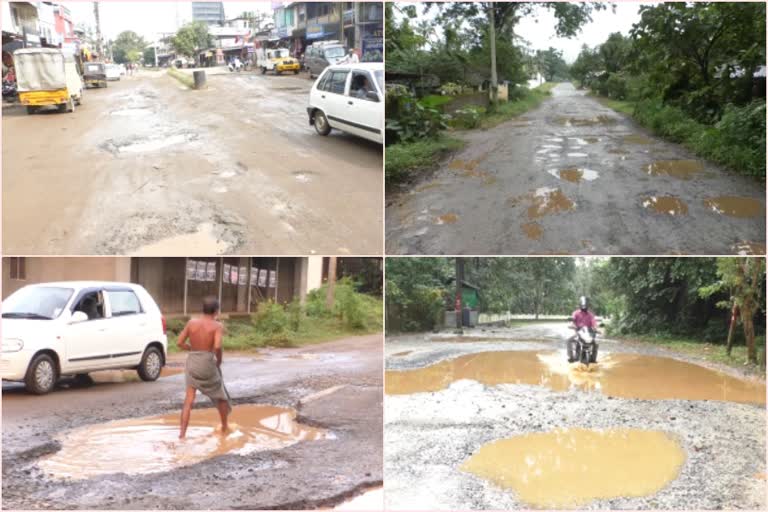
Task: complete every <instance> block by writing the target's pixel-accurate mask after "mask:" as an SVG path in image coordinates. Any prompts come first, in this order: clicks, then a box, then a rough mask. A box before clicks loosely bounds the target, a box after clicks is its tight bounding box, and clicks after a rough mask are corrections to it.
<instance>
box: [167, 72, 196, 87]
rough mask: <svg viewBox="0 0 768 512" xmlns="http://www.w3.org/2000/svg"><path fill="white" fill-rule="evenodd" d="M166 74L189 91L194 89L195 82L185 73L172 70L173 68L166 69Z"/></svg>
mask: <svg viewBox="0 0 768 512" xmlns="http://www.w3.org/2000/svg"><path fill="white" fill-rule="evenodd" d="M168 74H169V75H170V76H172V77H173V78H175V79H176V80H178V81H179V82H181V83H182V84H184V85H186V86H187V87H189V88H190V89H192V88H194V87H195V80H194V79H193V78H192V77H191V76H189V75H187V74H186V73H184V72H182V71H179V70H178V69H176V68H174V67H173V66H171V67H169V68H168Z"/></svg>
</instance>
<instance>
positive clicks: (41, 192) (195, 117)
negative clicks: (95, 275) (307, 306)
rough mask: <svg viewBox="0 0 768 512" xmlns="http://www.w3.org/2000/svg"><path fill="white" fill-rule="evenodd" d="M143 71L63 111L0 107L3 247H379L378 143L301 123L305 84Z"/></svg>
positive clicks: (181, 251) (21, 250)
mask: <svg viewBox="0 0 768 512" xmlns="http://www.w3.org/2000/svg"><path fill="white" fill-rule="evenodd" d="M208 82H209V88H208V89H207V90H204V91H191V90H188V89H186V88H185V87H184V86H182V85H181V84H180V83H179V82H177V81H176V80H174V79H173V78H171V77H169V76H167V75H166V74H165V73H152V72H143V73H142V74H141V75H139V76H137V77H131V78H128V79H123V80H121V81H120V82H110V84H109V87H108V88H107V89H89V90H87V91H86V92H85V94H84V101H83V105H82V107H80V108H79V109H78V110H77V111H76V112H75V113H74V114H58V113H51V114H41V115H34V116H27V115H26V114H25V113H24V111H23V110H22V109H21V108H19V107H16V108H7V107H6V108H4V109H3V121H2V123H3V232H4V237H3V244H4V246H3V248H4V252H5V253H6V254H59V255H61V254H137V255H165V256H169V255H187V256H189V255H193V254H195V255H201V254H208V255H210V254H215V253H219V254H222V253H226V254H278V253H280V254H314V253H316V254H361V255H363V254H380V252H381V248H382V236H381V225H382V201H383V200H382V168H381V158H382V156H381V145H378V144H373V143H369V142H368V141H365V140H363V139H359V138H356V137H353V136H349V135H346V134H342V133H337V132H333V133H332V134H331V136H329V137H321V136H319V135H317V134H316V133H315V132H314V129H313V128H312V127H310V126H309V125H308V123H307V114H306V109H305V107H306V103H307V99H308V92H309V88H310V87H311V81H310V80H308V79H306V78H305V77H303V76H298V77H294V76H279V77H274V76H261V75H257V74H250V73H243V74H238V75H232V74H223V75H216V76H209V79H208Z"/></svg>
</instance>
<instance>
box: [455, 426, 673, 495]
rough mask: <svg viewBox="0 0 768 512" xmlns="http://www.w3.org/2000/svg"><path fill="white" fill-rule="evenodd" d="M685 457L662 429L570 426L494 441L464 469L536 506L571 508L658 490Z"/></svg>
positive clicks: (466, 463) (482, 449)
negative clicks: (583, 427)
mask: <svg viewBox="0 0 768 512" xmlns="http://www.w3.org/2000/svg"><path fill="white" fill-rule="evenodd" d="M685 459H686V456H685V452H684V451H683V449H682V448H681V447H680V445H679V444H678V443H677V442H676V441H675V440H674V439H672V438H671V437H670V436H669V435H667V434H666V433H665V432H662V431H658V430H639V429H606V430H588V429H582V428H570V429H556V430H553V431H549V432H535V433H532V434H525V435H520V436H515V437H511V438H508V439H501V440H498V441H493V442H491V443H488V444H486V445H484V446H482V447H481V448H480V449H479V450H478V451H477V452H475V454H474V455H472V456H471V457H470V458H469V459H467V460H466V461H465V462H464V463H463V464H462V466H461V469H462V470H463V471H466V472H469V473H472V474H474V475H476V476H479V477H481V478H484V479H486V480H489V481H491V482H493V483H494V484H496V485H498V486H499V487H502V488H505V489H511V490H513V491H514V492H515V493H516V494H517V497H518V498H519V499H520V500H521V501H523V502H524V503H527V504H528V505H531V506H533V507H539V508H573V507H577V506H579V505H585V504H587V503H589V502H591V501H592V500H596V499H610V498H619V497H639V496H649V495H652V494H655V493H657V492H658V491H660V490H661V489H662V488H664V486H666V485H667V484H668V483H669V482H671V481H673V480H674V479H675V478H677V477H678V475H679V474H680V469H681V467H682V465H683V463H684V462H685Z"/></svg>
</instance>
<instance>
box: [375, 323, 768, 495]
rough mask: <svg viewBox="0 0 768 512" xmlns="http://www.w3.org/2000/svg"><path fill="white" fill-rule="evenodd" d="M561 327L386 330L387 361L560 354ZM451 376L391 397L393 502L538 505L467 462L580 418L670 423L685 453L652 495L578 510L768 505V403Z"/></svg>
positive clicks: (410, 364) (653, 426)
mask: <svg viewBox="0 0 768 512" xmlns="http://www.w3.org/2000/svg"><path fill="white" fill-rule="evenodd" d="M557 330H558V328H557V327H556V326H552V327H551V328H550V329H544V330H542V332H541V334H542V336H541V337H540V338H539V339H538V340H536V339H534V338H532V337H531V335H532V334H534V332H533V331H535V329H532V328H530V327H524V328H520V329H517V330H516V329H508V330H506V329H490V330H488V331H486V332H484V333H480V334H482V335H483V336H486V337H487V338H490V340H488V341H475V342H455V341H451V337H452V336H451V335H448V334H438V335H435V334H431V333H430V334H421V335H409V336H395V337H388V338H387V343H386V367H387V370H388V371H389V370H406V369H415V368H424V367H427V366H431V365H435V364H436V363H439V362H441V361H446V360H448V359H455V358H457V357H460V356H462V355H464V356H466V355H471V354H477V353H480V352H492V351H537V352H544V353H550V352H553V351H555V350H562V349H563V345H562V341H561V339H558V338H557V336H556V335H557ZM473 334H478V333H473ZM494 338H495V339H494ZM433 339H436V341H432V340H433ZM518 340H520V341H518ZM601 351H602V353H605V354H610V353H614V354H625V353H628V354H633V355H634V354H639V355H644V356H663V357H675V358H676V359H678V360H680V361H687V362H691V363H696V362H697V361H695V360H693V359H692V358H690V357H687V356H683V355H672V354H670V353H669V351H662V350H658V349H657V348H656V347H653V346H645V347H642V346H634V345H633V346H625V345H623V344H619V343H612V342H610V341H609V340H608V341H606V340H604V341H603V343H602V344H601ZM563 357H564V354H563ZM719 369H720V370H722V371H723V372H724V373H727V374H728V375H731V376H733V377H744V375H743V374H741V373H740V372H739V371H738V369H733V368H727V367H722V368H719ZM490 370H491V369H490V368H489V371H490ZM431 378H440V377H439V376H431ZM442 378H445V379H447V380H446V381H445V382H446V384H445V386H444V387H443V388H442V389H440V390H438V391H431V392H420V393H411V394H387V396H386V399H385V420H386V426H385V443H386V445H385V446H387V450H386V456H385V499H386V506H387V507H388V508H392V509H414V508H425V507H426V508H432V509H470V508H471V509H519V508H529V507H530V504H528V503H524V502H523V501H522V500H520V499H519V498H518V496H517V495H516V493H515V492H513V491H512V490H511V489H504V488H502V487H499V486H497V485H495V484H493V483H490V481H489V480H486V479H484V478H480V477H478V476H475V475H473V474H470V473H468V472H466V471H463V470H462V469H460V467H461V466H462V464H464V463H465V462H466V461H467V460H468V459H469V458H470V457H472V455H473V454H477V453H478V452H479V450H480V449H481V447H482V446H483V445H486V444H487V443H490V442H493V441H496V440H499V439H505V438H510V437H513V436H517V435H523V434H529V433H534V432H550V431H553V430H555V429H559V428H574V427H577V428H587V429H608V428H617V427H618V428H631V429H640V430H660V431H663V432H666V433H667V434H668V435H669V436H670V438H671V439H673V440H674V441H675V442H676V443H677V444H678V445H679V446H680V447H681V448H682V450H683V451H684V453H685V462H684V463H683V465H682V467H681V469H680V471H679V474H678V475H677V477H676V478H674V479H673V480H672V481H671V482H670V483H669V484H667V485H666V486H664V487H663V488H662V489H661V490H660V491H658V492H655V493H653V494H651V495H647V496H644V497H621V498H613V499H596V500H592V501H589V502H587V503H585V504H581V505H579V508H585V509H655V508H661V509H670V508H675V509H694V508H700V509H710V508H712V509H720V508H748V509H762V508H764V507H765V493H766V481H765V476H764V475H765V471H766V469H765V460H764V456H763V454H764V453H765V448H766V433H765V406H764V404H763V405H759V404H751V403H734V402H727V401H715V400H685V399H664V400H649V399H638V398H616V397H613V396H608V395H607V394H604V393H600V392H585V390H584V389H581V388H579V387H578V386H573V387H571V388H570V389H567V390H565V391H563V390H559V391H555V390H552V389H550V388H548V387H547V386H544V385H531V384H495V385H485V384H482V383H481V382H479V381H478V380H468V379H463V380H456V381H453V379H452V378H450V377H449V376H448V375H446V376H445V377H442ZM544 382H545V381H542V383H544ZM640 382H641V383H642V380H641V381H640ZM593 391H594V390H593ZM438 439H439V442H438V441H437V440H438Z"/></svg>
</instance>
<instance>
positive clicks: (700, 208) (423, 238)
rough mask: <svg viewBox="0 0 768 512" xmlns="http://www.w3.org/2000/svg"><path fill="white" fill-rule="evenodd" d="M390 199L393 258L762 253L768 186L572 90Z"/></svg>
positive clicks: (477, 140) (473, 133)
mask: <svg viewBox="0 0 768 512" xmlns="http://www.w3.org/2000/svg"><path fill="white" fill-rule="evenodd" d="M552 95H553V96H552V97H551V98H548V99H547V100H545V101H544V103H543V104H542V105H541V106H540V107H538V108H536V109H534V110H532V111H530V112H528V113H526V114H525V115H523V116H521V117H518V118H514V119H512V120H510V121H508V122H505V123H503V124H500V125H498V126H496V127H494V128H491V129H488V130H470V131H466V132H459V134H458V135H459V136H460V137H461V138H462V139H464V140H465V141H466V143H467V144H466V146H465V148H464V149H463V150H461V151H459V152H457V153H456V154H455V155H454V156H453V158H451V159H450V160H448V161H446V162H443V163H442V164H441V166H440V169H439V170H438V171H437V172H435V173H434V174H433V175H432V176H431V177H430V178H428V179H427V180H425V181H424V182H423V183H418V184H415V185H413V186H412V187H411V188H410V189H409V190H407V191H404V192H402V193H400V194H397V195H394V196H392V197H391V198H390V199H389V200H388V202H387V209H386V232H387V242H386V243H387V253H388V254H587V255H588V254H603V255H611V254H618V255H628V254H739V253H741V254H765V227H766V225H765V185H764V184H763V183H761V182H759V181H756V180H754V179H752V178H748V177H745V176H740V175H737V174H735V173H729V172H726V171H725V170H723V169H721V168H719V167H718V166H716V165H714V164H711V163H709V162H706V161H702V160H698V159H697V157H696V156H694V155H692V154H691V153H690V152H689V151H688V150H686V149H685V148H683V147H682V146H680V145H677V144H673V143H669V142H665V141H663V140H661V139H659V138H658V137H654V136H652V135H649V134H647V133H646V132H645V130H643V129H642V128H640V127H638V125H637V124H636V123H634V122H633V121H631V120H630V119H629V118H627V117H626V116H623V115H621V114H618V113H616V112H614V111H613V110H611V109H609V108H608V107H605V106H603V105H601V104H600V103H599V102H598V101H597V100H596V99H594V98H592V97H589V96H586V94H585V92H584V91H577V90H575V89H574V88H573V86H572V85H571V84H567V83H566V84H559V85H558V86H556V87H555V88H554V89H553V90H552Z"/></svg>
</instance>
